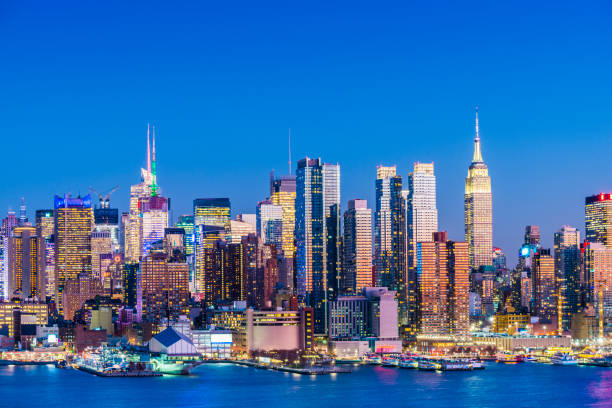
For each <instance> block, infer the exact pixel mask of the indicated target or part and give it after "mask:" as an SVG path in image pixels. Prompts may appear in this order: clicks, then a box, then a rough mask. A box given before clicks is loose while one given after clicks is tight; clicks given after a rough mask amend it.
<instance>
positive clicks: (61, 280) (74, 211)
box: [54, 195, 93, 317]
mask: <svg viewBox="0 0 612 408" xmlns="http://www.w3.org/2000/svg"><path fill="white" fill-rule="evenodd" d="M54 204H55V205H54V208H55V217H54V218H55V277H56V279H55V286H56V287H55V292H56V294H55V299H56V301H57V304H58V309H59V310H60V313H62V312H63V299H62V292H63V290H64V284H65V283H66V282H67V281H68V280H69V279H77V276H78V275H79V274H81V273H84V274H85V275H87V276H90V275H91V231H92V229H93V214H92V210H91V196H89V195H87V196H85V197H83V198H81V197H77V198H74V197H70V196H64V197H60V196H55V200H54ZM70 317H71V316H70Z"/></svg>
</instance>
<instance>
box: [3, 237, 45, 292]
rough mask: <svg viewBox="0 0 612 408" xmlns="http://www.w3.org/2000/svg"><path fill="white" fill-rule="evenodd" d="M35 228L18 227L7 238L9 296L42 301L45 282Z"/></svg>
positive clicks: (39, 241) (39, 240)
mask: <svg viewBox="0 0 612 408" xmlns="http://www.w3.org/2000/svg"><path fill="white" fill-rule="evenodd" d="M40 243H41V239H40V237H39V236H38V235H37V234H36V228H34V227H28V226H18V227H15V228H14V229H13V233H12V235H11V237H10V238H9V259H8V261H9V279H8V283H9V294H10V295H11V296H13V295H17V294H19V297H21V298H24V299H25V298H33V297H38V298H42V299H43V300H44V296H45V282H44V278H43V276H42V275H43V274H42V272H43V268H42V265H41V259H40V255H41V254H40V248H39V245H40Z"/></svg>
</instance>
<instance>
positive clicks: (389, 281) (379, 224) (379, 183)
mask: <svg viewBox="0 0 612 408" xmlns="http://www.w3.org/2000/svg"><path fill="white" fill-rule="evenodd" d="M374 223H375V228H374V257H375V262H376V282H377V285H378V286H383V287H387V288H389V289H390V290H392V291H394V292H395V293H396V296H397V297H398V303H399V308H400V313H399V319H400V324H406V323H407V306H408V305H407V287H406V279H407V276H406V208H405V199H404V197H403V195H402V177H401V176H398V175H397V174H396V170H395V166H391V167H384V166H378V167H377V169H376V212H375V216H374Z"/></svg>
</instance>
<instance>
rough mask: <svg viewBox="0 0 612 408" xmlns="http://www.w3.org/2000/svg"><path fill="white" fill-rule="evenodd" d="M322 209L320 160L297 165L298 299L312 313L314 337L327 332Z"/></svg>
mask: <svg viewBox="0 0 612 408" xmlns="http://www.w3.org/2000/svg"><path fill="white" fill-rule="evenodd" d="M325 215H326V212H325V209H324V199H323V165H322V163H321V159H310V158H308V157H306V158H304V159H302V160H300V161H298V168H297V179H296V199H295V241H296V267H297V269H296V281H297V295H298V299H299V300H301V301H303V302H305V303H306V304H308V305H310V306H311V307H312V308H313V309H314V317H315V321H314V327H315V332H316V333H325V331H326V328H327V299H326V294H327V270H326V259H325V249H326V247H325V244H326V240H325V237H326V235H325V229H326V228H325Z"/></svg>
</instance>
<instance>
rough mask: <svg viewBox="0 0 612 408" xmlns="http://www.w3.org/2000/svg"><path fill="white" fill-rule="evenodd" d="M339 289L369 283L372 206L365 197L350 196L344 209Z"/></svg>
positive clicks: (358, 289) (353, 288) (343, 290)
mask: <svg viewBox="0 0 612 408" xmlns="http://www.w3.org/2000/svg"><path fill="white" fill-rule="evenodd" d="M343 249H344V256H343V265H342V275H341V276H342V279H341V284H340V287H341V291H340V292H341V293H360V292H361V291H362V289H363V288H366V287H370V286H372V283H373V282H372V281H373V279H372V210H371V209H369V208H368V202H367V200H359V199H355V200H350V201H349V203H348V209H347V210H346V211H345V212H344V238H343Z"/></svg>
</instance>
